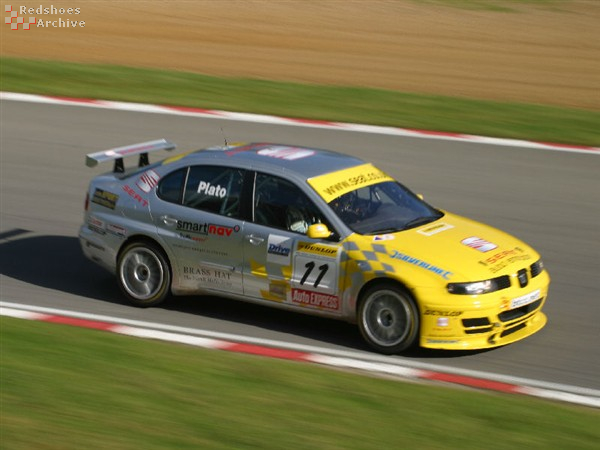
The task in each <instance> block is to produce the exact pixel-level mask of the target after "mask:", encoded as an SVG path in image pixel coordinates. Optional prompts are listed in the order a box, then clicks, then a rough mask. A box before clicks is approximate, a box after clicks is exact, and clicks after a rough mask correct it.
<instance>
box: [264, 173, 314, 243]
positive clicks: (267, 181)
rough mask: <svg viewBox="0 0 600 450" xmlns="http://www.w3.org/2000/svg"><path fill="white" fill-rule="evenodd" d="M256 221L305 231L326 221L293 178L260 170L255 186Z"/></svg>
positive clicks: (299, 231) (281, 227) (302, 232)
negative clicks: (288, 179) (291, 180)
mask: <svg viewBox="0 0 600 450" xmlns="http://www.w3.org/2000/svg"><path fill="white" fill-rule="evenodd" d="M253 210H254V215H253V217H254V223H257V224H260V225H266V226H269V227H273V228H279V229H283V230H288V231H294V232H296V233H301V234H305V233H306V231H307V230H308V226H309V225H312V224H313V223H321V222H323V220H322V216H321V214H320V213H319V210H318V209H317V207H316V206H315V205H314V204H313V202H312V201H311V200H310V199H309V198H308V197H307V196H306V194H304V192H302V190H301V189H300V188H299V187H298V186H296V185H295V184H293V183H290V182H289V181H287V180H285V179H283V178H279V177H275V176H272V175H267V174H263V173H257V174H256V180H255V186H254V208H253Z"/></svg>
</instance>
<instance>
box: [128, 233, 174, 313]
mask: <svg viewBox="0 0 600 450" xmlns="http://www.w3.org/2000/svg"><path fill="white" fill-rule="evenodd" d="M117 279H118V282H119V287H120V288H121V290H122V291H123V293H124V294H125V295H126V296H127V299H128V300H129V301H130V302H131V303H133V304H134V305H136V306H144V307H147V306H154V305H158V304H159V303H161V302H162V301H163V300H164V299H165V298H167V296H168V295H169V291H170V285H171V271H170V270H169V264H168V262H167V257H166V256H165V254H164V253H163V251H162V250H161V249H160V248H159V247H158V246H156V245H154V244H151V243H146V242H133V243H131V244H128V245H127V246H126V247H125V248H124V249H123V251H122V252H121V254H120V255H119V259H118V261H117Z"/></svg>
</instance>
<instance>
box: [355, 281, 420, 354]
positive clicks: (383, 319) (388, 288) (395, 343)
mask: <svg viewBox="0 0 600 450" xmlns="http://www.w3.org/2000/svg"><path fill="white" fill-rule="evenodd" d="M358 326H359V328H360V332H361V334H362V335H363V337H364V339H365V340H366V341H367V342H368V343H369V345H370V346H371V347H373V348H374V349H375V350H377V351H378V352H380V353H385V354H387V355H390V354H393V353H399V352H401V351H404V350H406V349H408V348H410V347H412V346H413V345H414V344H415V342H416V340H417V338H418V336H419V313H418V309H417V307H416V305H415V302H414V300H413V298H412V296H411V295H410V294H409V293H408V292H406V291H405V290H404V289H402V288H400V287H399V286H396V285H394V284H390V283H386V284H379V285H376V286H373V287H371V288H369V289H367V291H366V292H365V293H364V294H363V295H362V296H361V300H360V305H359V309H358Z"/></svg>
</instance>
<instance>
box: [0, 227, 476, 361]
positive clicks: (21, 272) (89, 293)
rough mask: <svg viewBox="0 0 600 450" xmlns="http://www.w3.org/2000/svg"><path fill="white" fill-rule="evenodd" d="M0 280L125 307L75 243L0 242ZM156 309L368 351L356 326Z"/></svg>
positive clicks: (196, 303)
mask: <svg viewBox="0 0 600 450" xmlns="http://www.w3.org/2000/svg"><path fill="white" fill-rule="evenodd" d="M19 234H21V233H19ZM0 274H2V275H5V276H7V277H10V278H13V279H17V280H20V281H23V282H25V283H28V284H32V285H36V286H41V287H44V288H49V289H54V290H57V291H61V292H65V293H68V294H72V295H77V296H81V297H85V298H90V299H95V300H100V301H104V302H109V303H115V304H123V305H127V302H126V300H125V299H124V297H123V295H122V294H121V292H120V290H119V288H118V286H117V283H116V280H115V277H114V275H112V274H110V273H108V272H107V271H105V270H103V269H102V268H100V267H98V266H96V265H95V264H93V263H92V262H91V261H89V260H88V259H87V258H85V257H84V256H83V253H82V252H81V248H80V245H79V241H78V239H77V238H75V237H68V236H30V237H21V238H18V239H15V240H0ZM132 308H133V307H132ZM155 308H156V309H159V308H160V309H164V310H168V311H175V312H181V313H185V314H192V315H197V316H202V317H209V318H213V319H217V320H221V321H225V322H229V323H239V324H243V325H249V326H252V327H256V328H260V329H264V330H268V331H273V332H279V333H285V334H288V335H295V336H298V337H301V338H304V339H306V338H308V339H311V340H314V341H315V342H314V343H313V345H318V344H319V343H328V344H332V345H336V346H341V347H344V348H345V349H347V350H354V351H356V350H358V351H370V349H369V347H368V346H367V345H366V343H365V342H364V341H363V339H362V338H361V336H360V333H359V331H358V328H357V327H356V326H355V325H352V324H349V323H346V322H342V321H337V320H332V319H325V318H320V317H315V316H310V315H304V314H298V313H294V312H290V311H284V310H280V309H277V308H269V307H267V306H262V305H256V304H251V303H245V302H242V301H236V300H230V299H226V298H222V297H216V296H203V297H199V296H193V297H171V298H170V299H169V300H168V301H166V302H165V303H164V304H162V305H161V306H159V307H155ZM476 353H480V352H477V351H452V352H450V351H441V350H427V349H421V348H417V349H414V350H411V351H409V352H407V353H403V354H402V355H401V356H403V357H407V358H432V359H437V358H454V357H460V356H467V355H473V354H476Z"/></svg>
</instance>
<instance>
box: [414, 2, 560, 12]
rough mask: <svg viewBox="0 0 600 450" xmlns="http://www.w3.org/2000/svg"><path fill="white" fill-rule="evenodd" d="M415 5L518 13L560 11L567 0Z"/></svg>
mask: <svg viewBox="0 0 600 450" xmlns="http://www.w3.org/2000/svg"><path fill="white" fill-rule="evenodd" d="M413 1H414V2H416V3H425V4H430V5H442V6H447V7H449V8H460V9H471V10H483V11H493V12H503V13H507V12H510V13H512V12H519V9H518V7H519V6H532V7H536V8H540V9H549V10H555V11H560V7H561V6H563V5H565V6H568V3H569V0H413Z"/></svg>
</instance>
